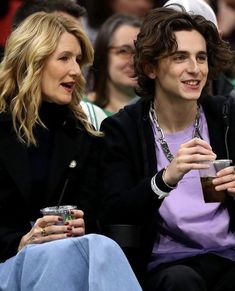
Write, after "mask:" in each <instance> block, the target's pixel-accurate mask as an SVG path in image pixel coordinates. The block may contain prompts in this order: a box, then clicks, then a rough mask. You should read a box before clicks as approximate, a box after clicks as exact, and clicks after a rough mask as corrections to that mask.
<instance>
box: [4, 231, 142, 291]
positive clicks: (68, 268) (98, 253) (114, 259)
mask: <svg viewBox="0 0 235 291" xmlns="http://www.w3.org/2000/svg"><path fill="white" fill-rule="evenodd" d="M0 290H1V291H5V290H6V291H75V290H76V291H88V290H89V291H111V290H112V291H140V290H142V289H141V287H140V285H139V283H138V281H137V279H136V277H135V275H134V273H133V271H132V269H131V267H130V265H129V263H128V261H127V259H126V257H125V255H124V253H123V252H122V250H121V248H120V247H119V246H118V245H117V244H116V242H114V241H113V240H111V239H109V238H107V237H105V236H102V235H97V234H89V235H85V236H82V237H79V238H67V239H63V240H57V241H53V242H48V243H44V244H38V245H36V244H35V245H33V244H32V245H28V246H26V247H25V248H23V249H22V250H21V251H20V252H19V253H18V254H17V255H16V256H15V257H13V258H10V259H9V260H7V261H6V262H4V263H1V264H0Z"/></svg>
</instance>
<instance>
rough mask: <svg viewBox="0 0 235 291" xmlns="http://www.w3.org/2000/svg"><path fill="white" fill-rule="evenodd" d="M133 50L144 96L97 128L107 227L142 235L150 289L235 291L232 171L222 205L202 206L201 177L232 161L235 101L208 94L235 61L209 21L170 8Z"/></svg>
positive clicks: (219, 181)
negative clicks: (212, 166) (128, 227)
mask: <svg viewBox="0 0 235 291" xmlns="http://www.w3.org/2000/svg"><path fill="white" fill-rule="evenodd" d="M135 47H136V55H135V59H134V65H135V70H136V74H137V77H138V84H139V89H138V92H137V93H138V95H139V96H141V97H142V98H141V100H139V101H138V102H137V103H136V104H134V105H129V106H127V107H125V108H124V110H122V111H121V112H119V113H118V114H117V115H114V116H113V117H110V118H108V119H106V120H105V121H104V122H103V123H102V127H101V129H102V130H103V131H104V132H105V138H104V146H103V156H102V162H101V166H102V169H101V171H100V173H102V174H101V178H100V181H101V191H102V192H103V193H104V198H103V203H102V208H101V221H102V223H103V224H105V225H107V224H135V225H138V226H140V227H141V230H142V231H141V239H140V244H141V248H140V249H139V250H138V253H137V255H136V258H138V259H139V261H138V262H137V263H138V264H140V265H141V267H142V272H146V270H147V272H146V274H147V276H146V278H145V280H144V283H143V284H144V289H145V290H150V291H173V290H174V291H185V290H187V291H192V290H193V291H204V290H210V291H211V290H213V291H214V290H216V291H219V290H220V291H225V290H235V282H234V279H233V278H234V274H235V251H234V247H235V236H234V233H233V231H234V229H235V217H234V214H233V213H235V202H234V198H233V196H234V192H235V174H234V168H233V167H232V166H230V167H228V168H226V169H225V170H221V171H220V172H218V174H217V177H216V178H215V179H214V180H213V184H214V186H215V189H216V190H217V191H220V190H225V191H227V196H226V202H225V203H205V202H204V199H203V193H202V187H201V183H200V177H199V169H203V168H206V167H208V162H210V161H213V160H215V159H222V158H230V159H232V160H233V161H235V149H234V146H233V144H234V136H235V105H234V101H233V100H230V99H227V98H225V97H223V96H221V97H220V96H218V97H212V96H208V95H206V91H207V84H208V81H209V80H210V79H212V78H214V77H215V76H216V75H217V73H218V72H220V71H221V70H223V69H225V67H226V65H228V64H229V63H231V60H232V58H233V54H232V52H231V51H230V49H229V46H228V44H227V43H225V42H223V40H222V39H221V38H220V36H219V34H218V30H217V28H216V26H215V25H213V23H212V22H210V21H207V20H206V19H205V18H204V17H202V16H199V15H189V14H187V13H186V12H184V11H182V12H181V11H174V10H172V9H170V8H159V9H154V10H152V11H151V12H150V13H149V14H148V16H147V17H146V18H145V20H144V23H143V25H142V27H141V31H140V33H139V35H138V37H137V41H136V43H135ZM202 93H203V94H202ZM200 96H205V97H203V98H201V97H200ZM205 162H207V163H205ZM136 258H135V259H136ZM133 267H135V266H133Z"/></svg>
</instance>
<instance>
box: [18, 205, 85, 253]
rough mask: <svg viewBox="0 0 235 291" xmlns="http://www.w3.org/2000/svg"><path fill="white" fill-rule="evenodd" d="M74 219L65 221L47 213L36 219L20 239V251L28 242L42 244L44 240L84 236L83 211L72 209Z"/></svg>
mask: <svg viewBox="0 0 235 291" xmlns="http://www.w3.org/2000/svg"><path fill="white" fill-rule="evenodd" d="M70 213H71V214H72V215H73V217H74V219H73V220H67V221H65V222H64V221H63V217H61V216H56V215H45V216H43V217H42V218H39V219H37V220H36V222H35V224H34V226H33V227H32V229H31V230H30V232H28V233H27V234H26V235H24V236H23V237H22V239H21V241H20V244H19V248H18V251H20V250H21V249H22V248H23V247H24V246H26V245H28V244H40V243H43V242H48V241H53V240H58V239H63V238H67V237H72V236H82V235H84V233H85V223H84V219H83V215H84V214H83V211H81V210H72V211H71V212H70Z"/></svg>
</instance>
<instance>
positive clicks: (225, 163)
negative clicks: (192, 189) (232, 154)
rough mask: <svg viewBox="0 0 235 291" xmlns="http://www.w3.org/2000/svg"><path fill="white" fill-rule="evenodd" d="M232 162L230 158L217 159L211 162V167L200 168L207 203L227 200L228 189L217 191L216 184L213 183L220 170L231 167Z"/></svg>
mask: <svg viewBox="0 0 235 291" xmlns="http://www.w3.org/2000/svg"><path fill="white" fill-rule="evenodd" d="M231 163H232V161H231V160H228V159H224V160H215V161H213V162H209V165H210V167H209V168H208V169H200V170H199V174H200V179H201V185H202V191H203V196H204V201H205V202H206V203H210V202H224V201H225V197H226V190H223V191H216V190H215V186H214V185H213V184H212V180H213V179H214V178H215V177H216V173H217V172H218V171H220V170H222V169H224V168H227V167H229V166H230V165H231Z"/></svg>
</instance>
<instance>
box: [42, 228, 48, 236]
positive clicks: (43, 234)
mask: <svg viewBox="0 0 235 291" xmlns="http://www.w3.org/2000/svg"><path fill="white" fill-rule="evenodd" d="M41 236H47V233H46V230H45V228H44V227H41Z"/></svg>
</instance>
